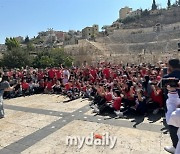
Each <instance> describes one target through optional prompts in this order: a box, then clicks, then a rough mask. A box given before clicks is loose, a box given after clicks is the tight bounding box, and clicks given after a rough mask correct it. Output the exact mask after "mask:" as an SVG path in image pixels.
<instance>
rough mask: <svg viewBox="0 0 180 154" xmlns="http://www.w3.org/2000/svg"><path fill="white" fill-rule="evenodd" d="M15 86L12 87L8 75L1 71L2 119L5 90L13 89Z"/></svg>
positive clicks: (0, 113)
mask: <svg viewBox="0 0 180 154" xmlns="http://www.w3.org/2000/svg"><path fill="white" fill-rule="evenodd" d="M14 87H15V86H12V87H10V84H9V82H8V76H4V75H3V73H2V72H0V119H2V118H4V107H3V94H4V91H13V90H14Z"/></svg>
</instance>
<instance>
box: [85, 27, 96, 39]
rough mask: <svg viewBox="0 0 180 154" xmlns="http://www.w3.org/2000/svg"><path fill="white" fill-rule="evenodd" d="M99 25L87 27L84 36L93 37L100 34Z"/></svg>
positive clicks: (86, 37)
mask: <svg viewBox="0 0 180 154" xmlns="http://www.w3.org/2000/svg"><path fill="white" fill-rule="evenodd" d="M98 33H99V26H98V25H93V26H92V27H86V28H84V29H83V30H82V38H83V39H91V38H92V36H93V35H98Z"/></svg>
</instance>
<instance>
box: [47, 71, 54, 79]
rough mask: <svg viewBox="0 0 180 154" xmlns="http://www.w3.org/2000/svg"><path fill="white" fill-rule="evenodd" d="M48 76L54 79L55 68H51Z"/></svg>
mask: <svg viewBox="0 0 180 154" xmlns="http://www.w3.org/2000/svg"><path fill="white" fill-rule="evenodd" d="M48 76H49V78H51V79H53V78H54V76H55V72H54V70H52V69H50V70H49V71H48Z"/></svg>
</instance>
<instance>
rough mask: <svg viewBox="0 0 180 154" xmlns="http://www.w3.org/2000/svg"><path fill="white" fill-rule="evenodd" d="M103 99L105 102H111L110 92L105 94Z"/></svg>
mask: <svg viewBox="0 0 180 154" xmlns="http://www.w3.org/2000/svg"><path fill="white" fill-rule="evenodd" d="M105 99H106V101H107V102H110V101H112V93H110V92H109V93H106V94H105Z"/></svg>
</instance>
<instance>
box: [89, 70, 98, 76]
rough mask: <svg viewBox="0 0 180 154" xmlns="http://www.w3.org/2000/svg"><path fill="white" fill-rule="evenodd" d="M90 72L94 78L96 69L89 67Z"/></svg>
mask: <svg viewBox="0 0 180 154" xmlns="http://www.w3.org/2000/svg"><path fill="white" fill-rule="evenodd" d="M90 73H91V75H92V76H93V77H94V78H96V73H97V72H96V70H95V69H91V70H90Z"/></svg>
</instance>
